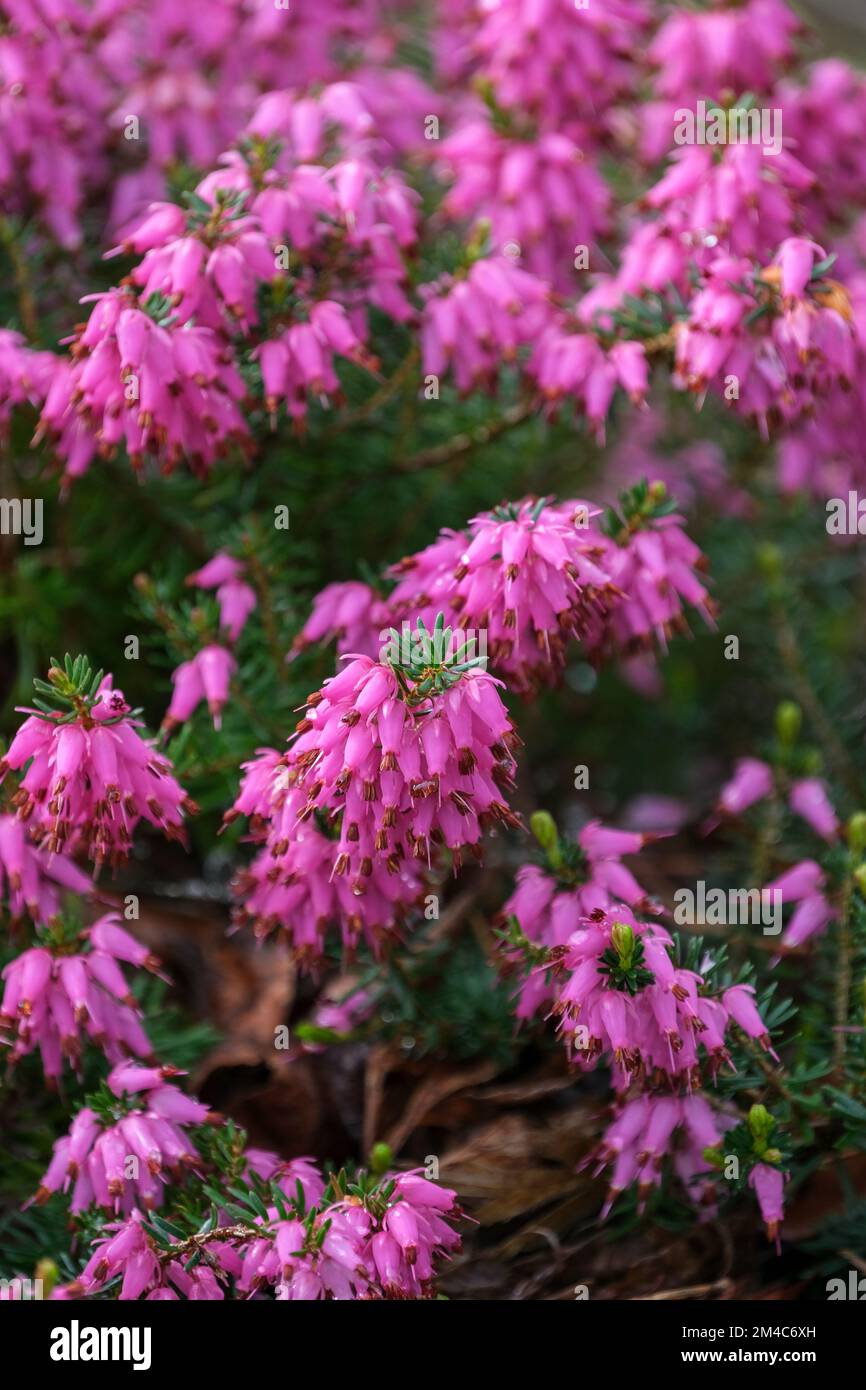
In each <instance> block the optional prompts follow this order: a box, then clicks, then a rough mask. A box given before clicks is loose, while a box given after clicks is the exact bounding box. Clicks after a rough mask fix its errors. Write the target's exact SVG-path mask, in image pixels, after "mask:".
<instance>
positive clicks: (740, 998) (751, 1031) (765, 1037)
mask: <svg viewBox="0 0 866 1390" xmlns="http://www.w3.org/2000/svg"><path fill="white" fill-rule="evenodd" d="M754 994H755V990H754V987H753V986H752V985H732V986H731V988H730V989H726V990H725V992H724V994H723V995H722V1003H723V1005H724V1007H725V1009H726V1010H727V1012H728V1015H729V1017H730V1018H731V1020H732V1021H733V1022H734V1023H736V1025H737V1027H738V1028H741V1029H742V1031H743V1032H744V1033H745V1034H746V1037H747V1038H754V1039H756V1040H757V1042H759V1043H760V1045H761V1047H762V1048H763V1050H764V1051H765V1052H769V1053H770V1055H771V1056H772V1057H775V1058H776V1061H777V1062H778V1060H779V1058H778V1057H777V1056H776V1053H775V1052H774V1051H773V1048H772V1046H771V1044H770V1035H769V1033H768V1032H767V1028H766V1025H765V1023H764V1020H763V1019H762V1018H761V1015H760V1013H759V1012H758V1008H757V1005H756V1004H755V1001H754Z"/></svg>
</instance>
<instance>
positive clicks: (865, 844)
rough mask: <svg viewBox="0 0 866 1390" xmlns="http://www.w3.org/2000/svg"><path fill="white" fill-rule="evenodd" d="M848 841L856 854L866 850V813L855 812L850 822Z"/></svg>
mask: <svg viewBox="0 0 866 1390" xmlns="http://www.w3.org/2000/svg"><path fill="white" fill-rule="evenodd" d="M847 839H848V844H849V847H850V848H851V849H852V850H853V852H854V853H855V854H863V852H864V850H866V811H855V812H854V814H853V816H851V818H850V820H849V821H848V827H847Z"/></svg>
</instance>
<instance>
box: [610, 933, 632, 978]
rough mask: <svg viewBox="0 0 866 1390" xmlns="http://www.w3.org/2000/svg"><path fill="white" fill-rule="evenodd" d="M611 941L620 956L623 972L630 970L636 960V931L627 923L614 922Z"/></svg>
mask: <svg viewBox="0 0 866 1390" xmlns="http://www.w3.org/2000/svg"><path fill="white" fill-rule="evenodd" d="M610 939H611V941H612V942H613V947H614V950H615V951H616V953H617V955H618V956H619V963H620V965H621V966H622V968H623V970H628V969H629V968H630V966H631V963H632V959H633V958H634V931H633V930H632V928H631V927H630V926H629V925H628V923H627V922H614V924H613V926H612V927H611V929H610Z"/></svg>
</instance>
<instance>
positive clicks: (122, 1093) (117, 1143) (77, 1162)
mask: <svg viewBox="0 0 866 1390" xmlns="http://www.w3.org/2000/svg"><path fill="white" fill-rule="evenodd" d="M177 1074H178V1073H177V1069H176V1068H175V1067H168V1068H145V1067H137V1066H131V1065H129V1064H126V1065H122V1066H119V1067H115V1069H114V1070H113V1071H112V1072H111V1073H110V1074H109V1076H108V1089H109V1091H110V1092H111V1093H112V1095H113V1096H114V1097H116V1100H117V1104H116V1105H115V1104H111V1105H110V1106H109V1107H108V1108H106V1106H105V1105H104V1104H103V1102H102V1098H100V1100H99V1109H98V1110H96V1109H94V1108H93V1106H95V1105H96V1104H97V1102H96V1100H94V1101H93V1105H92V1106H85V1107H84V1108H83V1109H82V1110H79V1111H78V1114H77V1115H76V1117H75V1119H74V1120H73V1122H72V1125H71V1128H70V1130H69V1134H68V1135H67V1136H66V1137H64V1138H63V1139H58V1141H57V1143H56V1144H55V1145H54V1156H53V1158H52V1160H51V1163H50V1165H49V1167H48V1169H47V1171H46V1173H45V1174H44V1175H43V1178H42V1182H41V1183H40V1186H39V1190H38V1192H37V1194H36V1201H37V1202H40V1203H41V1202H46V1201H47V1200H48V1198H49V1197H50V1196H51V1194H52V1192H57V1191H59V1190H61V1189H62V1190H63V1191H64V1192H65V1191H68V1189H69V1187H70V1185H72V1196H71V1199H70V1204H69V1209H70V1211H71V1212H72V1213H73V1214H74V1213H76V1212H79V1211H84V1210H86V1208H87V1207H89V1206H91V1205H93V1204H96V1205H98V1206H102V1207H105V1208H107V1209H108V1210H110V1211H114V1212H120V1211H122V1212H125V1213H126V1214H130V1213H132V1212H133V1211H134V1210H135V1209H136V1208H137V1207H143V1208H144V1209H145V1210H152V1209H153V1208H155V1207H159V1206H160V1205H161V1204H162V1198H163V1191H164V1185H165V1183H166V1181H167V1180H168V1179H169V1177H170V1178H171V1179H172V1180H173V1181H179V1180H180V1179H181V1177H182V1176H183V1173H184V1171H185V1170H187V1169H190V1168H194V1167H195V1166H196V1165H197V1163H198V1161H199V1158H198V1151H197V1150H196V1148H195V1145H194V1144H193V1143H192V1141H191V1140H190V1139H189V1138H188V1137H187V1135H186V1134H185V1132H184V1126H185V1125H201V1124H207V1123H208V1122H209V1121H210V1120H211V1112H210V1111H209V1110H208V1108H207V1106H206V1105H202V1104H201V1103H200V1102H199V1101H197V1100H193V1099H191V1098H190V1097H189V1096H186V1095H184V1093H183V1092H182V1091H179V1090H178V1088H177V1087H176V1086H172V1085H170V1084H169V1083H167V1082H166V1080H165V1079H164V1078H165V1077H166V1076H176V1075H177Z"/></svg>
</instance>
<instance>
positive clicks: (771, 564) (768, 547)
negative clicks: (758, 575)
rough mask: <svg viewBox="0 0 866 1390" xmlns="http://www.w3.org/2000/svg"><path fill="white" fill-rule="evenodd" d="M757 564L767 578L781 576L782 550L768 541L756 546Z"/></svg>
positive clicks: (778, 577)
mask: <svg viewBox="0 0 866 1390" xmlns="http://www.w3.org/2000/svg"><path fill="white" fill-rule="evenodd" d="M757 559H758V566H759V568H760V570H761V572H762V574H764V575H765V576H766V578H767V579H780V578H781V577H782V552H781V550H780V549H779V547H778V546H777V545H772V544H771V543H770V542H769V541H768V542H766V543H765V544H764V545H760V546H758V556H757Z"/></svg>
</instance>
